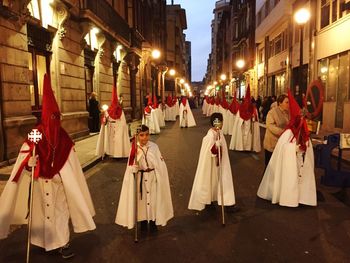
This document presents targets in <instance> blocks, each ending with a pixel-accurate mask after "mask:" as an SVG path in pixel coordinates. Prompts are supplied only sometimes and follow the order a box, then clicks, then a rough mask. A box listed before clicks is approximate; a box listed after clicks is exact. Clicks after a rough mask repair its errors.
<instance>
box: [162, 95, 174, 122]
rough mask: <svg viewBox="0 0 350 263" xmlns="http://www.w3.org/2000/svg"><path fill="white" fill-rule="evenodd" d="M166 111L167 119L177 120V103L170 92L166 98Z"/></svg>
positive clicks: (165, 118)
mask: <svg viewBox="0 0 350 263" xmlns="http://www.w3.org/2000/svg"><path fill="white" fill-rule="evenodd" d="M164 113H165V116H164V120H165V121H176V113H175V104H174V103H173V100H172V98H171V96H170V94H168V97H167V99H166V103H165V110H164Z"/></svg>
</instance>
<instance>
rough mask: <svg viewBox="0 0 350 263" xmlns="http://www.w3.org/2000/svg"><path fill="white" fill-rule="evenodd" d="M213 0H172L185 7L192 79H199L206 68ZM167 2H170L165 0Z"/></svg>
mask: <svg viewBox="0 0 350 263" xmlns="http://www.w3.org/2000/svg"><path fill="white" fill-rule="evenodd" d="M215 2H216V1H215V0H174V4H180V5H181V7H182V8H184V9H186V18H187V30H185V32H184V33H185V34H186V40H188V41H191V44H192V81H201V80H202V79H203V77H204V75H205V73H206V70H207V59H208V56H209V53H210V49H211V43H210V42H211V20H212V19H213V18H214V14H213V9H214V7H215ZM167 4H171V1H170V0H167Z"/></svg>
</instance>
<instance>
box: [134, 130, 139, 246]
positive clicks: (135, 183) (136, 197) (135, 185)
mask: <svg viewBox="0 0 350 263" xmlns="http://www.w3.org/2000/svg"><path fill="white" fill-rule="evenodd" d="M137 142H138V130H136V135H135V141H134V143H135V161H134V164H136V166H137V167H138V162H137V148H138V143H137ZM137 175H138V171H137V172H134V198H135V205H134V209H135V210H134V215H135V237H134V242H135V243H137V242H139V239H138V225H137V219H138V205H139V204H138V194H137V177H138V176H137Z"/></svg>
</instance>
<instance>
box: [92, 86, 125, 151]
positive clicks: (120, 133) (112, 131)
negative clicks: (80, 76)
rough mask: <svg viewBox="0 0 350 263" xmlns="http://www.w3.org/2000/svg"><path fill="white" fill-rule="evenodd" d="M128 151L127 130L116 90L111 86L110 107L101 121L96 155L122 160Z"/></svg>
mask: <svg viewBox="0 0 350 263" xmlns="http://www.w3.org/2000/svg"><path fill="white" fill-rule="evenodd" d="M129 151H130V139H129V128H128V125H127V123H126V119H125V115H124V112H123V109H122V107H121V105H120V104H119V101H118V95H117V88H116V87H114V86H113V88H112V100H111V105H110V106H109V108H108V110H106V111H105V112H104V116H103V119H102V125H101V130H100V134H99V136H98V140H97V147H96V155H97V156H102V157H104V155H105V154H107V155H109V156H111V157H114V158H123V157H128V155H129Z"/></svg>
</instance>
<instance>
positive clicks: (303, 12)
mask: <svg viewBox="0 0 350 263" xmlns="http://www.w3.org/2000/svg"><path fill="white" fill-rule="evenodd" d="M309 19H310V11H309V10H308V9H306V8H300V9H299V10H298V11H297V12H295V14H294V20H295V22H296V23H297V24H298V25H299V27H300V46H299V70H298V78H297V79H298V82H297V86H295V90H294V93H295V96H296V98H297V101H298V102H299V105H301V102H302V98H301V95H302V93H303V92H305V90H304V89H303V88H302V85H301V82H302V79H303V74H302V73H303V71H302V67H303V49H304V48H303V42H304V39H303V38H304V25H305V24H306V23H307V22H308V21H309Z"/></svg>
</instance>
